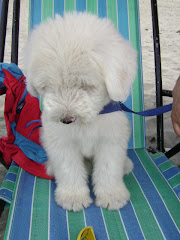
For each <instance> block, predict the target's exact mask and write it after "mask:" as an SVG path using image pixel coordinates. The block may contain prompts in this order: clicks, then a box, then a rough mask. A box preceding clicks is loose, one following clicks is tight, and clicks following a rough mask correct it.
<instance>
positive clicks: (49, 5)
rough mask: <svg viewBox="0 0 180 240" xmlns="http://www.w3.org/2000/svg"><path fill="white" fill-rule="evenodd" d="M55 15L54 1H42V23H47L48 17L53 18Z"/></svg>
mask: <svg viewBox="0 0 180 240" xmlns="http://www.w3.org/2000/svg"><path fill="white" fill-rule="evenodd" d="M53 15H54V9H53V1H51V0H50V1H47V0H42V21H45V20H46V19H47V18H48V17H50V18H53Z"/></svg>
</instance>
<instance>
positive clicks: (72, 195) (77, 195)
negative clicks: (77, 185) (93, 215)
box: [55, 187, 93, 212]
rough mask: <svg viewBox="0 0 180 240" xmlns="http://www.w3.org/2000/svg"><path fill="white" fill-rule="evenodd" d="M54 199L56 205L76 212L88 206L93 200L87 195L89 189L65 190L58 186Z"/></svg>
mask: <svg viewBox="0 0 180 240" xmlns="http://www.w3.org/2000/svg"><path fill="white" fill-rule="evenodd" d="M55 200H56V203H57V204H58V205H60V206H61V207H62V208H64V209H65V210H72V211H74V212H78V211H80V210H82V209H83V208H87V207H89V205H90V204H91V203H92V202H93V200H92V199H91V197H90V196H89V190H88V189H87V190H85V191H81V190H80V191H78V192H77V191H76V192H75V191H67V190H65V191H64V190H62V188H60V187H58V188H56V190H55Z"/></svg>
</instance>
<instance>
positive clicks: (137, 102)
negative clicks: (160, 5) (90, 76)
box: [128, 0, 145, 148]
mask: <svg viewBox="0 0 180 240" xmlns="http://www.w3.org/2000/svg"><path fill="white" fill-rule="evenodd" d="M128 9H129V25H130V41H131V43H132V46H133V47H134V49H136V50H137V53H138V54H137V60H138V70H137V75H136V78H135V81H134V84H133V88H132V89H133V110H134V111H136V112H139V111H142V110H143V91H142V72H141V70H142V69H141V67H142V66H141V48H140V32H139V15H138V14H139V8H138V4H137V0H130V1H128ZM133 118H134V124H133V131H134V148H142V147H145V135H144V118H143V117H141V116H138V115H136V114H133Z"/></svg>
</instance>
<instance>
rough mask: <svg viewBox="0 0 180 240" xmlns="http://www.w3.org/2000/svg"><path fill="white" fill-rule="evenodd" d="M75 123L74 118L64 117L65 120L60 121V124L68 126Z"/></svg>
mask: <svg viewBox="0 0 180 240" xmlns="http://www.w3.org/2000/svg"><path fill="white" fill-rule="evenodd" d="M75 121H76V118H75V117H66V118H63V119H61V122H62V123H65V124H70V123H72V122H75Z"/></svg>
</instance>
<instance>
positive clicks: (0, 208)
mask: <svg viewBox="0 0 180 240" xmlns="http://www.w3.org/2000/svg"><path fill="white" fill-rule="evenodd" d="M5 205H6V202H5V201H3V200H1V199H0V217H1V215H2V213H3V211H4V207H5Z"/></svg>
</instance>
